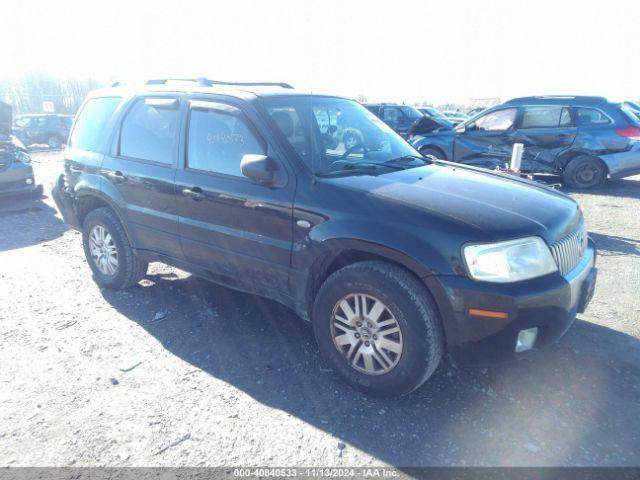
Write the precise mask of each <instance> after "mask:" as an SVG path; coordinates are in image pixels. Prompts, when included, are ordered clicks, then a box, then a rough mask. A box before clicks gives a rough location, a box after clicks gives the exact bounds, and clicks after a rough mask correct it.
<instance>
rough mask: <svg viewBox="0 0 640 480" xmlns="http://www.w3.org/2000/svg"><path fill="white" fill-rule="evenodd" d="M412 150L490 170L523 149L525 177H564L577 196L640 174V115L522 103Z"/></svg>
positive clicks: (601, 105) (552, 101) (595, 106)
mask: <svg viewBox="0 0 640 480" xmlns="http://www.w3.org/2000/svg"><path fill="white" fill-rule="evenodd" d="M411 143H412V145H413V146H414V147H415V148H416V149H417V150H418V151H420V153H422V154H423V155H431V156H435V157H437V158H440V159H444V160H452V161H454V162H460V163H465V164H468V165H473V166H477V167H483V168H489V169H496V168H501V167H504V166H505V164H508V162H509V159H510V157H511V151H512V148H513V145H514V144H515V143H521V144H523V145H524V154H523V157H522V167H521V171H522V172H523V173H549V174H556V175H560V176H562V179H563V180H564V182H565V184H567V185H568V186H570V187H572V188H578V189H588V188H595V187H598V186H599V185H601V184H602V182H604V181H605V180H606V179H607V178H609V179H618V178H622V177H627V176H630V175H635V174H638V173H640V114H639V113H638V111H637V110H636V109H635V108H633V106H632V105H631V104H629V103H628V102H623V103H614V102H609V101H608V100H607V99H605V98H603V97H584V96H547V97H524V98H517V99H513V100H510V101H508V102H505V103H503V104H501V105H497V106H495V107H492V108H489V109H487V110H485V111H483V112H482V113H480V114H479V115H476V116H475V117H473V118H470V119H469V120H467V121H466V122H464V123H462V124H460V125H458V126H457V127H456V128H455V129H454V130H452V131H446V130H445V131H439V132H433V133H430V134H426V135H420V136H417V137H415V138H413V139H412V140H411Z"/></svg>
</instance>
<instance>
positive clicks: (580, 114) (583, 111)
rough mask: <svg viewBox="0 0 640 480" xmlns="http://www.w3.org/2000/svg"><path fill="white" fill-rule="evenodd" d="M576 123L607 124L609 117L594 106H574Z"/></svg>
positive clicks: (609, 120)
mask: <svg viewBox="0 0 640 480" xmlns="http://www.w3.org/2000/svg"><path fill="white" fill-rule="evenodd" d="M576 119H577V123H578V125H579V126H581V127H588V126H597V125H608V124H610V123H611V119H609V117H607V116H606V115H605V114H604V113H602V112H601V111H600V110H596V109H595V108H583V107H578V108H576Z"/></svg>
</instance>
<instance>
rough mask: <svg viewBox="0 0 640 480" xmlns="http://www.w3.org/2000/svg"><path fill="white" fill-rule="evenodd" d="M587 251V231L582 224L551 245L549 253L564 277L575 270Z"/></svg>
mask: <svg viewBox="0 0 640 480" xmlns="http://www.w3.org/2000/svg"><path fill="white" fill-rule="evenodd" d="M586 249H587V230H586V227H585V225H584V223H581V224H580V226H579V227H578V229H577V230H576V231H575V232H573V233H570V234H569V235H567V236H565V237H562V238H561V239H560V240H558V241H557V242H556V243H554V244H553V245H551V253H552V255H553V258H554V260H555V261H556V263H557V264H558V270H560V273H561V274H562V275H566V274H567V273H569V272H570V271H571V270H573V269H574V268H576V266H577V265H578V263H580V259H581V258H582V256H583V255H584V252H585V251H586Z"/></svg>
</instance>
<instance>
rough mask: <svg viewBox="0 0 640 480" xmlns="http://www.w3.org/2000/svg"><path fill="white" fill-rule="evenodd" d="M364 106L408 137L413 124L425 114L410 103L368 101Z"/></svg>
mask: <svg viewBox="0 0 640 480" xmlns="http://www.w3.org/2000/svg"><path fill="white" fill-rule="evenodd" d="M364 106H365V107H366V108H367V110H369V111H370V112H371V113H373V114H374V115H375V116H376V117H378V118H380V119H381V120H382V121H383V122H384V123H386V124H387V125H389V126H390V127H391V128H393V129H394V130H395V131H396V132H397V133H399V134H400V136H401V137H402V138H408V137H409V129H410V128H411V126H412V125H413V124H414V123H415V122H416V121H417V120H420V119H422V118H423V117H424V116H425V115H424V114H423V113H422V112H421V111H420V110H418V109H417V108H415V107H412V106H410V105H398V104H396V103H366V104H364Z"/></svg>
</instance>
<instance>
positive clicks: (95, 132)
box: [69, 97, 120, 151]
mask: <svg viewBox="0 0 640 480" xmlns="http://www.w3.org/2000/svg"><path fill="white" fill-rule="evenodd" d="M119 103H120V97H101V98H92V99H91V100H89V101H87V103H85V104H84V107H82V110H81V111H80V113H79V114H78V120H77V121H76V124H75V127H74V128H73V132H72V133H71V138H70V140H69V146H70V147H73V148H79V149H81V150H89V151H95V150H96V149H97V148H98V144H99V142H100V141H101V139H102V136H103V135H104V134H106V132H105V127H106V125H107V122H108V121H109V119H110V118H111V115H113V112H114V111H115V109H116V108H117V107H118V104H119Z"/></svg>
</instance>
